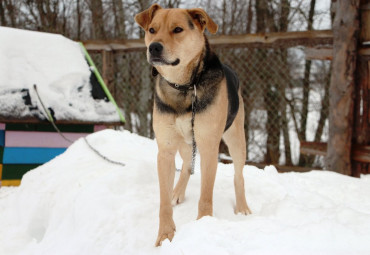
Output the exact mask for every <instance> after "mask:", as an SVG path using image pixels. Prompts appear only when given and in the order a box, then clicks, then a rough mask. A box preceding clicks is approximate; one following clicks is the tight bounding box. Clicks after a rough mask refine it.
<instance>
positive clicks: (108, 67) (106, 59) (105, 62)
mask: <svg viewBox="0 0 370 255" xmlns="http://www.w3.org/2000/svg"><path fill="white" fill-rule="evenodd" d="M113 58H114V55H113V53H112V51H111V50H109V51H108V50H102V77H103V80H104V82H105V84H106V85H107V88H108V89H109V91H111V94H112V95H113V96H115V94H116V93H115V89H114V84H113V81H114V59H113Z"/></svg>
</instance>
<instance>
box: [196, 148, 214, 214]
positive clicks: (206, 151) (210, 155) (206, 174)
mask: <svg viewBox="0 0 370 255" xmlns="http://www.w3.org/2000/svg"><path fill="white" fill-rule="evenodd" d="M199 153H200V158H201V177H202V179H201V192H200V199H199V204H198V218H197V219H200V218H202V217H203V216H212V215H213V187H214V184H215V178H216V172H217V163H218V162H217V160H218V158H217V157H218V145H214V146H210V147H208V146H207V147H203V146H199Z"/></svg>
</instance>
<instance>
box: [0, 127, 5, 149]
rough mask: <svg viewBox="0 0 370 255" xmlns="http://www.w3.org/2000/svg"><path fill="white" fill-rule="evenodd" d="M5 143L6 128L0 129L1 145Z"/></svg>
mask: <svg viewBox="0 0 370 255" xmlns="http://www.w3.org/2000/svg"><path fill="white" fill-rule="evenodd" d="M4 144H5V130H0V146H4Z"/></svg>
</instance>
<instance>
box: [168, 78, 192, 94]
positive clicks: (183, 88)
mask: <svg viewBox="0 0 370 255" xmlns="http://www.w3.org/2000/svg"><path fill="white" fill-rule="evenodd" d="M165 81H166V82H167V84H168V85H170V86H171V87H172V88H174V89H177V90H179V91H181V92H187V91H189V90H193V89H194V84H193V83H188V84H185V85H179V84H176V83H171V82H169V81H167V80H166V79H165Z"/></svg>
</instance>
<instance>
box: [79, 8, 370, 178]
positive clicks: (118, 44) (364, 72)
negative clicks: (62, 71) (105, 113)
mask: <svg viewBox="0 0 370 255" xmlns="http://www.w3.org/2000/svg"><path fill="white" fill-rule="evenodd" d="M368 6H369V4H367V5H365V7H363V8H362V9H361V10H362V12H361V19H362V20H365V19H366V20H367V22H365V23H364V24H365V25H363V26H362V33H361V37H360V39H359V40H360V41H361V42H365V41H367V42H368V41H370V38H369V37H370V36H369V31H370V29H369V22H368V21H369V19H368V16H369V8H368ZM337 8H340V7H337ZM334 31H335V30H334ZM345 32H346V30H343V31H341V33H345ZM347 32H348V31H347ZM351 35H352V36H353V34H351ZM341 38H342V39H343V37H341V34H335V35H334V34H333V32H332V31H330V30H324V31H304V32H286V33H270V34H252V35H238V36H214V37H210V38H209V41H210V44H211V45H212V46H213V47H217V48H223V47H228V48H230V47H231V48H232V47H236V48H240V47H256V48H281V47H284V48H286V47H294V46H304V47H305V56H306V59H321V60H333V64H334V66H335V63H336V62H338V61H341V60H338V56H336V54H338V49H337V48H338V47H339V46H338V44H340V43H342V42H341V41H340V40H341ZM83 43H84V45H85V47H86V48H87V50H88V51H89V52H91V53H100V54H101V58H102V67H101V69H102V76H103V79H104V80H105V82H106V83H107V84H108V87H110V86H111V83H112V81H113V80H114V64H115V63H114V58H113V54H115V53H117V52H121V53H122V52H123V53H129V52H133V51H136V52H137V51H143V52H144V51H145V49H146V47H145V44H144V41H143V40H142V39H138V40H126V41H85V42H83ZM343 43H345V42H343ZM333 46H334V47H333ZM367 46H368V44H367V45H365V44H361V45H360V47H359V48H358V49H356V51H355V53H353V52H352V54H355V55H356V56H357V61H355V63H357V68H356V69H354V72H353V75H354V77H353V81H354V82H353V85H351V86H352V90H351V91H352V93H354V91H356V93H355V95H353V97H350V98H349V100H350V102H352V106H354V108H353V110H349V111H350V112H351V115H347V116H344V117H343V116H342V115H341V113H346V112H347V113H348V107H351V103H350V104H349V105H348V104H345V105H342V104H341V103H339V104H337V103H334V104H332V105H331V108H330V113H331V117H330V125H331V126H333V123H334V126H335V125H336V124H337V122H338V121H341V122H342V123H343V122H344V123H347V124H348V125H347V126H346V130H344V131H343V130H340V132H338V129H335V128H334V129H332V128H331V131H330V132H331V133H330V135H329V137H330V138H329V141H328V143H327V144H326V143H324V144H323V143H312V142H307V141H301V152H302V153H308V154H315V155H336V156H335V157H334V159H335V160H334V161H335V164H331V163H332V162H333V157H332V156H330V157H331V158H330V160H331V161H330V160H329V165H328V166H329V169H330V170H333V171H337V172H341V173H344V174H348V175H353V176H359V174H361V173H370V167H369V165H370V164H369V163H370V122H369V119H370V112H369V108H370V107H369V104H370V93H369V91H370V84H369V73H370V71H369V67H370V66H369V60H370V49H369V48H367ZM333 50H334V51H333ZM333 52H334V53H333ZM355 59H356V58H355ZM341 64H343V65H349V64H351V63H350V62H348V61H347V62H346V61H345V62H344V63H341ZM337 72H338V70H336V69H333V70H332V80H333V77H335V76H336V75H337ZM346 78H348V77H346ZM338 86H339V85H338ZM338 86H337V87H336V85H335V84H333V81H332V84H331V88H330V93H331V94H330V97H332V96H335V97H336V98H337V99H338V100H339V101H340V100H341V99H340V98H341V97H343V94H342V95H341V94H340V93H344V92H343V91H342V90H341V91H337V90H336V89H337V88H338ZM354 87H356V89H354ZM344 94H345V93H344ZM345 95H346V96H347V99H348V94H345ZM351 100H352V101H351ZM338 113H339V115H338ZM337 118H338V119H337ZM343 118H344V119H343ZM352 130H353V132H352ZM343 132H344V133H346V134H347V135H350V137H349V139H350V142H349V143H348V144H346V145H345V146H344V147H343V148H339V147H338V139H336V138H335V137H336V136H338V135H340V134H343ZM342 140H343V139H339V141H342ZM346 141H348V139H347V140H346ZM352 142H353V143H352ZM339 144H342V143H340V142H339ZM348 152H349V153H350V154H349V156H348ZM340 157H342V158H340ZM343 157H344V158H343ZM348 157H349V158H348ZM343 160H344V161H346V162H348V160H349V162H350V163H351V164H350V165H348V164H347V165H345V164H346V163H345V164H344V165H343ZM343 166H347V170H346V169H344V168H343ZM280 169H281V170H284V167H283V166H280ZM289 169H290V170H294V168H293V169H292V168H289ZM299 169H300V171H301V170H302V168H299ZM303 170H307V169H303Z"/></svg>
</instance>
